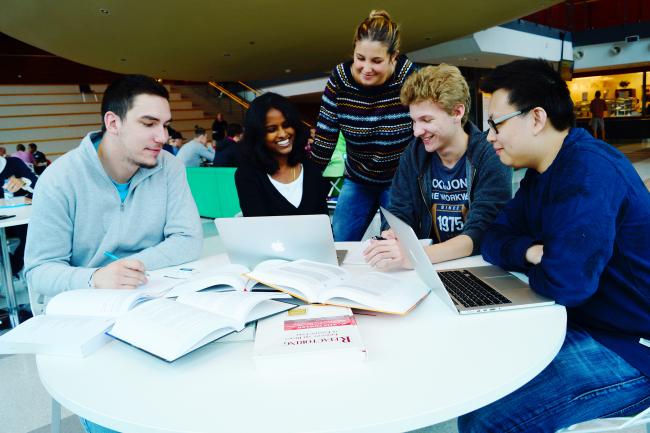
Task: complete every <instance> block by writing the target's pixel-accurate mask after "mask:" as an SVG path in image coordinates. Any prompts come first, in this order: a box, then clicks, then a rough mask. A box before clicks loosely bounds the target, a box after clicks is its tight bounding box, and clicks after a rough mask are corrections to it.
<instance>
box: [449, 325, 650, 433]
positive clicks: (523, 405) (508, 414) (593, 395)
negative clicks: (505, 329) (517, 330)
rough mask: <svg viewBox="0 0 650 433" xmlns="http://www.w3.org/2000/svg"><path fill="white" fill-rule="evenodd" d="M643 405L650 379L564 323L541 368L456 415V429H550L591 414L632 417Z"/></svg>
mask: <svg viewBox="0 0 650 433" xmlns="http://www.w3.org/2000/svg"><path fill="white" fill-rule="evenodd" d="M522 350H525V349H523V348H522ZM649 405H650V379H649V378H648V377H646V376H644V375H643V374H642V373H640V372H639V371H638V370H637V369H635V368H634V367H632V366H630V365H629V364H628V363H627V362H625V361H624V360H623V359H622V358H621V357H620V356H618V355H617V354H616V353H614V352H612V351H611V350H609V349H608V348H607V347H605V346H603V345H602V344H600V343H598V342H597V341H595V340H594V339H593V338H591V336H590V335H589V333H587V332H586V331H585V330H583V329H581V328H579V327H577V326H572V325H569V328H568V329H567V334H566V339H565V340H564V344H563V346H562V348H561V349H560V352H559V353H558V354H557V356H556V357H555V359H554V360H553V361H552V362H551V363H550V364H549V365H548V366H547V367H546V369H544V370H543V371H542V372H541V373H540V374H538V375H537V376H536V377H535V378H534V379H533V380H531V381H530V382H528V383H527V384H526V385H524V386H523V387H521V388H519V389H518V390H516V391H515V392H513V393H512V394H510V395H507V396H506V397H504V398H502V399H501V400H498V401H496V402H494V403H492V404H490V405H488V406H485V407H483V408H481V409H478V410H476V411H474V412H471V413H469V414H467V415H464V416H462V417H460V418H458V431H459V433H469V432H481V433H489V432H499V433H514V432H527V433H541V432H544V433H553V432H555V431H556V430H558V429H560V428H563V427H568V426H570V425H572V424H576V423H579V422H583V421H588V420H591V419H595V418H608V417H615V416H633V415H636V414H637V413H639V412H641V411H642V410H644V409H646V408H647V407H648V406H649Z"/></svg>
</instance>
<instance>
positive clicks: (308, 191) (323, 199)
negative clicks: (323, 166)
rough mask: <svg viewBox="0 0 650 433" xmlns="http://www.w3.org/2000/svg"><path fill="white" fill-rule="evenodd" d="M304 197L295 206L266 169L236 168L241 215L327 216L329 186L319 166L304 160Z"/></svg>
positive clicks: (246, 166) (248, 166)
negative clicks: (273, 181)
mask: <svg viewBox="0 0 650 433" xmlns="http://www.w3.org/2000/svg"><path fill="white" fill-rule="evenodd" d="M302 167H303V171H304V173H303V184H302V200H301V201H300V206H298V207H295V206H294V205H292V204H291V203H289V201H288V200H287V199H286V198H284V196H283V195H282V194H280V192H279V191H278V190H277V189H276V188H275V187H274V186H273V184H272V183H271V181H270V180H269V178H268V175H267V174H266V172H264V171H263V170H260V169H258V168H256V167H253V166H251V165H249V164H244V165H242V166H241V167H239V168H238V169H237V171H235V185H236V186H237V194H238V195H239V205H240V206H241V210H242V214H243V215H244V216H245V217H249V216H275V215H312V214H325V215H327V213H328V212H327V193H328V191H329V185H328V183H327V180H326V179H324V178H323V175H322V174H321V171H320V169H318V168H317V167H316V166H315V165H314V164H313V163H312V162H311V161H309V160H307V161H303V163H302Z"/></svg>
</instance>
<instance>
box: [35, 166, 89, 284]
mask: <svg viewBox="0 0 650 433" xmlns="http://www.w3.org/2000/svg"><path fill="white" fill-rule="evenodd" d="M49 174H50V173H48V172H47V170H46V172H45V173H44V174H43V176H42V177H41V181H40V182H39V183H38V186H37V187H36V189H35V191H34V202H33V205H32V214H31V217H30V220H31V222H30V224H29V230H27V242H26V246H25V274H26V276H27V283H28V284H29V287H30V289H31V290H33V291H34V292H36V293H39V294H43V295H47V296H54V295H56V294H57V293H59V292H62V291H67V290H72V289H80V288H84V287H88V281H89V280H90V276H91V275H92V273H93V272H94V271H95V269H96V268H86V267H74V266H70V258H71V256H72V240H73V236H74V221H73V218H72V216H71V215H72V211H71V209H72V208H74V204H71V203H69V199H68V197H67V196H66V192H69V191H70V188H71V187H70V185H66V184H63V182H64V181H65V180H64V179H61V178H56V177H54V176H49Z"/></svg>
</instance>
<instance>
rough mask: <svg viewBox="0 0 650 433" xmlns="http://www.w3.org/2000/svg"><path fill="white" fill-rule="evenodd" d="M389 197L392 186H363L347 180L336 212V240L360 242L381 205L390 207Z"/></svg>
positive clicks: (334, 228)
mask: <svg viewBox="0 0 650 433" xmlns="http://www.w3.org/2000/svg"><path fill="white" fill-rule="evenodd" d="M389 196H390V186H374V185H363V184H360V183H356V182H354V181H352V180H350V179H347V178H346V179H345V180H344V181H343V187H342V188H341V193H340V194H339V198H338V200H337V202H336V210H335V211H334V218H333V222H332V225H333V231H334V240H335V241H339V242H341V241H360V240H361V238H362V237H363V234H364V233H365V232H366V229H367V228H368V225H369V224H370V222H371V221H372V218H373V217H374V216H375V213H377V209H379V205H380V204H381V206H383V207H388V199H389ZM382 218H383V217H382Z"/></svg>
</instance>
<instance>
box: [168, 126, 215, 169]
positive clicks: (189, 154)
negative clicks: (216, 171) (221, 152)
mask: <svg viewBox="0 0 650 433" xmlns="http://www.w3.org/2000/svg"><path fill="white" fill-rule="evenodd" d="M207 142H208V136H207V134H206V132H205V129H203V128H201V127H200V126H195V127H194V139H193V140H191V141H188V142H187V143H185V144H184V145H183V147H181V148H180V150H179V151H178V153H177V154H176V156H177V157H178V158H179V159H180V160H181V161H182V162H183V164H185V167H200V166H201V162H202V160H207V161H212V160H213V159H214V149H213V148H212V147H208V146H207Z"/></svg>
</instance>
